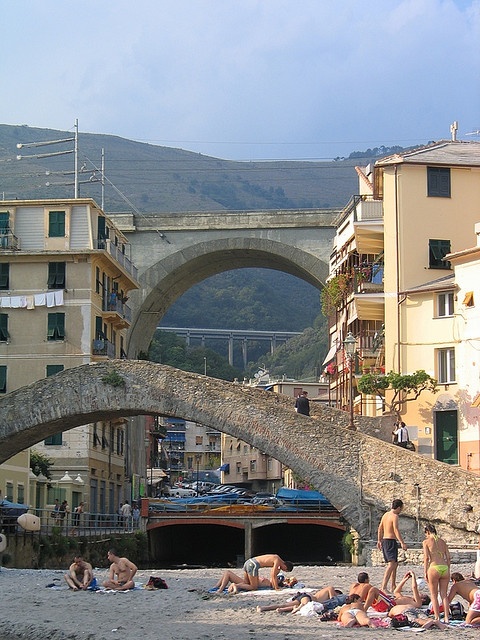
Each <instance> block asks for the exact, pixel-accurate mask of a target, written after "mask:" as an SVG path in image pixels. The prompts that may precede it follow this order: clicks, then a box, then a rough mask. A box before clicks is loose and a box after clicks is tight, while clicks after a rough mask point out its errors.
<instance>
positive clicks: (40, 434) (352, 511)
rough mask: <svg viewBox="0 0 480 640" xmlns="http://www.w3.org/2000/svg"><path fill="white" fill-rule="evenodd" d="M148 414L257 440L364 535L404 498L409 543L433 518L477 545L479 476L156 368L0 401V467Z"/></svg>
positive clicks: (49, 381) (449, 533) (226, 387)
mask: <svg viewBox="0 0 480 640" xmlns="http://www.w3.org/2000/svg"><path fill="white" fill-rule="evenodd" d="M119 381H120V383H121V384H118V382H119ZM114 383H115V384H114ZM141 414H151V415H165V416H174V417H181V418H184V419H186V420H192V421H194V422H199V423H202V424H207V425H209V426H211V427H212V428H215V429H218V430H219V431H223V432H225V433H228V434H229V435H231V436H233V437H237V438H239V439H241V440H244V441H246V442H249V443H251V444H252V445H253V446H255V447H256V448H258V449H260V450H262V451H265V452H266V453H267V454H268V455H269V456H272V457H274V458H276V459H277V460H280V461H281V462H282V463H283V464H285V465H286V466H289V467H290V468H292V469H293V470H294V471H296V472H297V473H298V474H299V475H300V476H301V477H303V478H305V480H306V481H308V482H310V483H311V484H312V485H313V486H314V487H315V488H317V489H318V490H320V491H321V492H322V493H323V494H324V495H325V496H326V497H327V498H328V499H329V500H330V502H331V503H332V504H333V505H334V506H335V507H336V508H337V510H338V511H339V512H340V513H341V514H342V515H343V517H344V518H345V521H346V522H347V523H349V524H350V525H351V526H353V527H354V528H355V529H356V530H357V531H358V532H359V533H360V535H361V536H362V537H363V538H365V539H371V538H372V536H374V534H375V530H376V525H377V523H378V520H379V517H380V514H381V513H382V512H383V511H384V510H385V509H386V508H388V507H389V505H390V502H391V500H392V499H393V498H396V497H400V498H402V499H403V500H404V502H405V508H404V515H405V517H404V524H403V526H404V527H405V531H406V533H407V538H408V536H410V539H414V538H415V536H417V538H418V539H419V540H420V539H422V537H423V536H422V535H421V529H422V526H423V523H424V522H426V521H428V520H429V521H433V522H435V523H437V524H438V525H440V531H441V533H442V535H443V537H445V538H446V539H447V541H449V542H451V543H452V544H466V543H468V544H476V542H477V537H478V535H477V533H476V526H477V518H478V516H477V515H476V514H477V513H478V512H479V510H480V477H478V476H476V475H474V474H471V473H469V472H467V471H464V470H463V469H460V468H455V467H452V466H450V465H446V464H444V463H441V462H438V461H436V460H430V459H427V458H423V457H422V456H419V455H417V454H415V453H412V452H410V451H407V450H404V449H402V448H400V447H395V446H394V445H391V444H390V443H385V442H382V441H380V440H379V439H377V438H374V437H372V436H369V435H367V434H366V433H362V432H361V431H350V430H348V429H347V428H346V427H347V424H348V415H345V412H341V411H336V410H334V409H330V408H328V407H320V406H318V407H315V415H314V417H312V418H308V417H306V416H301V415H298V414H296V413H295V412H294V411H293V410H292V407H291V402H290V400H289V398H287V397H283V396H280V395H277V394H271V393H269V392H266V391H263V390H260V389H255V388H251V387H244V386H242V385H236V384H234V383H230V382H225V381H222V380H216V379H213V378H208V377H205V376H200V375H197V374H192V373H186V372H184V371H179V370H177V369H173V368H171V367H167V366H165V365H159V364H154V363H151V362H136V361H131V360H114V361H110V362H108V363H99V364H94V365H83V366H81V367H77V368H72V369H68V370H66V371H64V372H62V373H59V374H56V375H55V376H51V377H49V378H45V379H42V380H39V381H38V382H36V383H34V384H32V385H29V386H27V387H22V388H21V389H18V390H16V391H13V392H11V393H9V394H8V395H6V396H4V397H3V398H1V399H0V463H2V462H4V461H5V460H7V459H9V458H10V457H12V456H13V455H14V454H15V453H17V452H19V451H22V450H23V449H25V448H27V447H29V446H33V445H34V444H35V443H37V442H39V441H40V440H42V439H44V438H46V437H48V436H49V435H53V434H54V433H57V432H59V431H67V430H69V429H72V428H74V427H77V426H80V425H82V424H87V423H90V422H95V421H100V420H109V419H113V418H115V417H117V416H133V415H141ZM358 424H359V426H360V428H362V423H361V421H360V420H359V421H358ZM467 503H468V504H469V505H471V506H472V507H473V509H472V510H470V511H469V512H468V513H466V511H465V505H466V504H467ZM470 514H471V515H470Z"/></svg>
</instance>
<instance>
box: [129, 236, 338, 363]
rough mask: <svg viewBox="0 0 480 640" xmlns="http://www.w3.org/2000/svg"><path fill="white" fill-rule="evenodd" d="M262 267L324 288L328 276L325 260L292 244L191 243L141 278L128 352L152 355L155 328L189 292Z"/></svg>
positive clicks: (264, 241)
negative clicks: (221, 276) (224, 275)
mask: <svg viewBox="0 0 480 640" xmlns="http://www.w3.org/2000/svg"><path fill="white" fill-rule="evenodd" d="M245 267H257V268H267V269H276V270H277V271H283V272H285V273H289V274H290V275H293V276H296V277H298V278H301V279H302V280H305V281H306V282H308V283H309V284H311V285H313V286H314V287H317V288H318V289H320V288H321V287H322V285H323V283H324V282H325V279H326V277H327V275H328V266H327V264H326V262H324V261H323V260H321V259H319V258H318V257H317V256H315V255H313V254H312V253H309V252H308V251H305V250H304V249H299V248H298V247H294V246H292V245H287V244H285V243H282V242H278V241H275V240H271V239H268V238H258V237H227V238H218V239H215V240H209V241H205V242H200V243H196V244H192V245H190V246H188V247H185V248H183V249H181V250H179V251H176V252H174V253H172V254H170V255H168V256H167V257H165V258H162V259H161V260H159V261H158V262H156V263H155V264H153V265H152V266H150V267H148V268H147V269H146V270H145V271H144V272H143V273H142V274H141V276H140V277H139V281H140V283H141V285H142V288H141V290H140V291H137V292H132V301H133V306H134V308H135V313H134V317H133V322H132V325H131V328H130V331H129V337H128V346H127V353H128V356H129V357H130V358H135V357H137V356H138V354H139V353H140V352H141V351H144V352H146V351H148V347H149V345H150V341H151V339H152V337H153V334H154V332H155V329H156V327H157V325H158V323H159V321H160V320H161V318H162V317H163V315H164V314H165V313H166V311H167V310H168V308H169V307H170V306H171V305H172V304H173V303H174V302H175V301H176V300H177V299H178V298H179V297H180V296H181V295H183V294H184V293H185V292H186V291H188V289H190V288H191V287H192V286H194V285H195V284H198V283H199V282H201V281H202V280H205V279H206V278H209V277H211V276H213V275H216V274H217V273H222V272H224V271H231V270H232V269H241V268H245Z"/></svg>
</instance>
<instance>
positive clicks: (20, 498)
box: [17, 484, 25, 504]
mask: <svg viewBox="0 0 480 640" xmlns="http://www.w3.org/2000/svg"><path fill="white" fill-rule="evenodd" d="M24 500H25V486H24V485H23V484H17V502H19V503H20V504H23V503H24Z"/></svg>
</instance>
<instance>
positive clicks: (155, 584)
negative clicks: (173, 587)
mask: <svg viewBox="0 0 480 640" xmlns="http://www.w3.org/2000/svg"><path fill="white" fill-rule="evenodd" d="M145 589H168V585H167V583H166V582H165V580H164V579H163V578H159V577H158V576H150V578H149V579H148V582H147V584H146V585H145Z"/></svg>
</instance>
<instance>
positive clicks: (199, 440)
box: [195, 436, 203, 445]
mask: <svg viewBox="0 0 480 640" xmlns="http://www.w3.org/2000/svg"><path fill="white" fill-rule="evenodd" d="M195 444H196V445H203V436H195Z"/></svg>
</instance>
